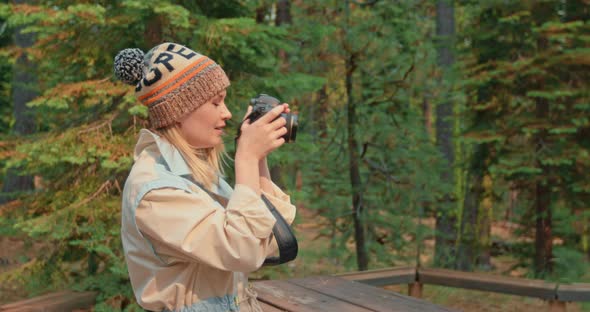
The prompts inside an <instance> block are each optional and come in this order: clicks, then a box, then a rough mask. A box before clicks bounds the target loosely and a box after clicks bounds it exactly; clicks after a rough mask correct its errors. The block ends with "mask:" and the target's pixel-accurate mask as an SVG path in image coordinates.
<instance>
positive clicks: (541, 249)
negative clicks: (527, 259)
mask: <svg viewBox="0 0 590 312" xmlns="http://www.w3.org/2000/svg"><path fill="white" fill-rule="evenodd" d="M536 113H537V117H538V118H539V120H544V119H546V118H548V114H549V104H548V103H547V100H545V99H538V100H537V112H536ZM545 137H546V130H542V131H540V132H539V134H537V136H536V142H538V143H537V148H536V150H537V152H539V150H540V149H542V148H544V146H543V144H541V142H546V139H545ZM537 165H538V166H539V167H540V168H543V172H544V173H546V172H547V168H546V167H544V166H543V165H541V164H540V163H539V164H537ZM549 185H551V183H550V181H547V180H545V179H543V178H540V180H538V181H537V182H536V189H535V203H534V207H535V217H536V226H535V275H536V276H538V277H542V276H544V275H545V274H546V273H550V272H551V271H552V265H551V259H552V258H553V236H552V224H551V223H552V220H551V219H552V213H551V189H550V187H549Z"/></svg>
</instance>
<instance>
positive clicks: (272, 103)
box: [237, 94, 299, 143]
mask: <svg viewBox="0 0 590 312" xmlns="http://www.w3.org/2000/svg"><path fill="white" fill-rule="evenodd" d="M250 104H252V112H251V113H250V115H248V116H247V117H246V119H248V120H250V123H253V122H255V121H256V120H258V118H260V117H262V116H264V114H266V113H268V112H269V111H270V110H272V109H273V108H275V107H276V106H277V105H279V104H281V101H279V100H278V99H276V98H274V97H272V96H270V95H266V94H259V95H258V96H257V97H255V98H252V99H250ZM279 118H285V120H286V121H287V123H286V124H285V127H286V128H287V133H286V134H285V135H284V136H283V139H285V142H287V143H289V142H295V137H296V136H297V127H298V126H299V123H298V118H297V115H295V114H291V113H282V114H281V115H280V117H279ZM240 128H241V125H240V127H238V136H237V137H240V133H241V131H240V130H241V129H240Z"/></svg>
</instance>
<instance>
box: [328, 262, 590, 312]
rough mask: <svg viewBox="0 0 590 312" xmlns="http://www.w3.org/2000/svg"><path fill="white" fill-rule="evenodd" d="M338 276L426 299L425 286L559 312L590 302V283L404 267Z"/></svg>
mask: <svg viewBox="0 0 590 312" xmlns="http://www.w3.org/2000/svg"><path fill="white" fill-rule="evenodd" d="M337 276H339V277H342V278H345V279H348V280H354V281H357V282H361V283H365V284H369V285H373V286H387V285H399V284H408V294H409V295H410V296H413V297H417V298H420V297H422V288H423V285H425V284H430V285H440V286H447V287H456V288H465V289H471V290H481V291H488V292H496V293H503V294H510V295H516V296H524V297H533V298H539V299H543V300H546V301H547V304H548V309H549V310H550V311H556V312H557V311H560V312H561V311H566V304H567V302H575V301H590V284H585V283H574V284H560V283H555V282H547V281H543V280H534V279H524V278H515V277H508V276H501V275H493V274H488V273H474V272H462V271H453V270H444V269H426V268H418V269H416V268H412V267H404V268H388V269H381V270H372V271H362V272H351V273H344V274H338V275H337Z"/></svg>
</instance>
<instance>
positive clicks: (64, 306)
mask: <svg viewBox="0 0 590 312" xmlns="http://www.w3.org/2000/svg"><path fill="white" fill-rule="evenodd" d="M96 296H97V293H96V292H94V291H85V292H74V291H69V290H66V291H60V292H54V293H50V294H46V295H43V296H38V297H34V298H30V299H26V300H21V301H17V302H13V303H9V304H5V305H2V306H0V311H2V312H68V311H77V310H78V311H84V309H89V308H91V307H92V306H93V305H94V303H95V302H96Z"/></svg>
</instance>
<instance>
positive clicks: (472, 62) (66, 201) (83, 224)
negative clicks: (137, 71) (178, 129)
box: [0, 0, 590, 311]
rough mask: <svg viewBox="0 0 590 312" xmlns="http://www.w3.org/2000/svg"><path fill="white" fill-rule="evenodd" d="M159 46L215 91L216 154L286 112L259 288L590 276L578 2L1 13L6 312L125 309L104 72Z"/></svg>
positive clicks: (132, 107)
mask: <svg viewBox="0 0 590 312" xmlns="http://www.w3.org/2000/svg"><path fill="white" fill-rule="evenodd" d="M162 42H177V43H180V44H183V45H186V46H187V47H190V48H191V49H193V50H195V51H198V52H199V53H202V54H204V55H207V56H209V57H210V58H211V59H213V60H215V61H216V62H217V63H219V64H220V65H221V66H222V67H223V69H224V70H225V72H226V73H227V75H228V76H229V78H230V80H231V87H230V88H229V89H228V95H227V100H226V103H227V104H228V106H229V108H230V110H231V111H232V112H233V116H234V118H233V119H232V120H231V121H230V123H229V126H230V128H231V129H230V131H228V135H226V136H225V141H226V150H227V151H228V154H229V155H230V156H231V155H233V152H234V150H235V146H234V135H233V133H235V132H236V130H237V129H236V127H237V126H238V124H239V121H240V120H239V119H240V116H242V115H243V114H244V113H245V112H246V108H247V106H248V103H249V102H250V98H252V97H254V96H256V95H257V94H260V93H265V94H270V95H273V96H275V97H277V98H279V99H281V100H282V101H283V102H286V103H289V104H290V107H291V109H292V111H293V112H296V113H297V114H298V120H299V126H298V130H297V140H296V142H294V143H289V144H286V145H284V146H283V147H281V148H280V149H279V150H278V151H276V152H275V153H272V154H271V155H270V158H269V165H270V167H271V168H270V169H271V173H272V176H273V180H274V181H276V183H277V184H278V185H280V186H281V187H283V188H284V189H286V190H287V191H288V193H289V194H291V196H292V199H293V201H294V202H295V204H296V205H297V208H298V214H297V218H296V220H295V223H294V225H293V229H294V231H295V234H296V236H297V237H298V240H299V244H300V251H299V256H298V258H297V260H296V261H294V262H292V263H290V264H286V265H283V266H280V267H273V268H264V269H262V270H260V271H258V272H256V273H254V275H253V276H255V277H256V278H260V279H274V278H283V277H297V276H308V275H315V274H334V273H339V272H350V271H363V270H369V269H378V268H386V267H395V266H416V267H438V268H447V269H453V270H462V271H477V272H494V273H497V274H503V275H510V276H518V277H527V278H536V279H544V280H551V281H560V282H564V283H572V282H590V270H589V263H590V262H589V260H590V222H589V221H590V179H589V176H588V172H589V171H590V1H588V0H456V1H453V0H431V1H428V0H397V1H393V0H223V1H205V0H195V1H184V0H176V1H172V0H155V1H140V0H119V1H111V0H95V1H69V0H63V1H61V0H54V1H50V0H33V1H28V0H13V1H8V0H3V1H0V182H1V185H0V186H1V192H0V250H1V251H0V303H3V302H10V301H14V300H16V299H21V298H26V297H30V296H34V295H37V294H43V293H46V292H48V291H51V290H55V289H75V290H95V291H98V292H99V297H98V303H97V305H96V307H95V309H96V311H113V309H119V310H121V311H136V310H135V309H138V308H139V307H138V306H137V305H136V304H135V301H134V298H133V293H132V290H131V287H130V284H129V279H128V273H127V268H126V265H125V261H124V255H123V251H122V246H121V238H120V227H121V211H120V209H121V192H122V188H123V185H124V184H125V180H126V178H127V175H128V174H129V170H130V168H131V166H132V164H133V148H134V145H135V143H136V141H137V134H138V132H139V130H140V129H142V128H145V127H147V126H148V123H147V120H146V116H147V108H146V107H145V106H143V105H141V103H140V102H139V101H137V99H136V98H135V95H134V90H133V88H132V87H130V86H128V85H125V84H123V83H121V82H120V81H118V80H117V79H116V78H115V77H114V75H113V58H114V56H115V55H116V54H117V52H118V51H120V50H122V49H125V48H139V49H141V50H142V51H148V50H149V49H151V48H152V47H153V46H155V45H157V44H159V43H162ZM228 165H229V167H230V168H231V166H232V165H233V164H232V163H231V162H230V163H229V164H228ZM230 168H228V170H226V173H227V174H228V175H229V177H228V180H229V181H232V179H233V177H232V176H231V175H232V174H233V173H232V172H233V170H231V169H230ZM18 246H21V247H18ZM11 250H13V252H12V253H10V251H11ZM137 311H139V310H137Z"/></svg>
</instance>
